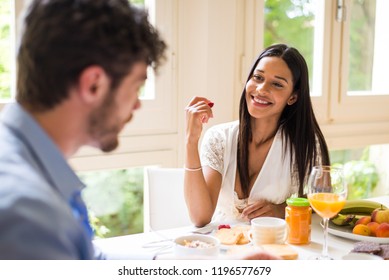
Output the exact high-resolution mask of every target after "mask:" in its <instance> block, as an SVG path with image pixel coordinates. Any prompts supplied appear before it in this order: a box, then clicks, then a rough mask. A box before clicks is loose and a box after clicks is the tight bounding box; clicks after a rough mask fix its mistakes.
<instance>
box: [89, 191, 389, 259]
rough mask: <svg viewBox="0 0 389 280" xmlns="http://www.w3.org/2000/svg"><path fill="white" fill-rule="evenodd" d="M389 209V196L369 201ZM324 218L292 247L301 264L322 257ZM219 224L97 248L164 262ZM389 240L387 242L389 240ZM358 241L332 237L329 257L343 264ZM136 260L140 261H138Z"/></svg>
mask: <svg viewBox="0 0 389 280" xmlns="http://www.w3.org/2000/svg"><path fill="white" fill-rule="evenodd" d="M369 199H370V200H373V201H377V202H379V203H381V204H382V205H385V206H386V207H389V195H385V196H379V197H374V198H369ZM321 221H322V218H321V217H320V216H318V215H317V214H312V222H311V240H310V242H309V243H308V244H305V245H292V244H289V246H291V247H292V248H293V249H294V250H295V251H296V252H297V256H298V257H297V259H298V260H307V259H310V258H311V257H312V256H315V255H320V254H321V251H322V248H323V240H324V231H323V227H322V224H321ZM217 226H218V225H217V224H214V223H210V224H208V225H207V226H205V227H203V228H197V227H195V226H184V227H177V228H170V229H164V230H158V231H152V230H151V231H148V232H143V233H137V234H130V235H124V236H117V237H111V238H101V239H95V240H94V241H93V242H94V244H95V246H97V247H98V248H100V249H101V250H102V251H103V252H105V253H106V254H107V256H108V257H109V256H121V255H122V256H125V255H128V254H131V255H134V256H142V255H149V254H151V255H152V254H154V255H156V256H158V257H162V258H172V259H174V250H173V244H174V243H173V240H174V239H175V238H177V237H179V236H183V235H188V234H207V235H212V234H214V232H215V230H216V229H217ZM386 239H387V238H386ZM358 241H360V240H358V238H357V239H355V238H349V236H348V237H342V236H339V235H336V234H331V233H329V234H328V253H329V255H330V256H331V257H332V258H333V259H335V260H341V259H342V258H343V257H344V256H345V255H347V254H349V253H350V252H351V251H352V249H353V248H354V245H355V244H356V242H358ZM253 250H261V248H257V247H255V246H254V245H252V244H251V243H249V244H246V245H229V246H227V245H226V246H222V249H221V251H220V258H229V257H231V258H233V257H234V256H237V255H244V254H245V253H249V252H252V251H253ZM135 258H136V257H135Z"/></svg>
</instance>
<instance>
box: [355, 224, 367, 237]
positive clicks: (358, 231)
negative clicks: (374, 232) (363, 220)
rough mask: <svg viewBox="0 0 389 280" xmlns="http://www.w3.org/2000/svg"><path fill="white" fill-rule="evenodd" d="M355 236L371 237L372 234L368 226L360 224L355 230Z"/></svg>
mask: <svg viewBox="0 0 389 280" xmlns="http://www.w3.org/2000/svg"><path fill="white" fill-rule="evenodd" d="M353 233H354V234H359V235H365V236H369V235H370V233H371V230H370V228H369V227H368V226H367V225H364V224H359V225H356V226H355V227H354V228H353Z"/></svg>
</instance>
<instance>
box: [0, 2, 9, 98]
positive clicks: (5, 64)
mask: <svg viewBox="0 0 389 280" xmlns="http://www.w3.org/2000/svg"><path fill="white" fill-rule="evenodd" d="M10 22H11V3H10V0H0V99H7V98H10V97H11V83H10V81H11V69H10V68H11V37H10Z"/></svg>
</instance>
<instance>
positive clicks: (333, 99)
mask: <svg viewBox="0 0 389 280" xmlns="http://www.w3.org/2000/svg"><path fill="white" fill-rule="evenodd" d="M350 1H351V0H344V1H340V2H343V4H344V5H345V6H346V11H347V7H349V6H350ZM245 3H246V7H248V8H247V9H246V12H247V15H248V16H247V17H246V23H245V25H246V26H256V25H257V24H259V27H255V28H252V29H253V31H252V32H253V33H249V34H248V35H246V38H245V46H246V49H245V50H244V53H245V54H244V57H249V58H250V59H253V58H254V57H255V56H256V55H257V50H255V48H252V47H250V46H252V45H253V43H256V42H262V40H261V38H263V34H264V31H263V29H262V27H261V26H264V22H263V21H264V16H263V14H262V11H263V10H264V6H265V0H257V1H255V0H246V1H245ZM321 3H322V7H320V8H322V10H323V12H324V18H323V20H324V22H323V26H322V28H323V33H322V34H320V36H323V37H322V38H320V40H321V42H323V45H322V46H319V47H320V48H322V51H323V57H322V61H320V63H322V72H321V76H320V77H316V78H319V79H322V83H321V86H320V89H319V90H321V93H322V94H321V95H320V96H312V98H311V99H312V103H313V106H314V110H315V114H316V117H317V119H318V121H319V124H320V126H321V128H322V130H323V133H324V135H325V137H326V139H327V142H328V145H329V148H330V149H350V148H358V147H363V146H368V145H373V144H385V143H389V110H388V109H387V107H388V104H389V96H388V95H377V96H373V97H371V96H347V78H348V68H347V67H348V49H349V48H348V41H349V38H348V35H349V34H348V32H349V25H350V17H347V16H346V18H345V21H342V22H339V21H337V20H336V9H337V4H338V0H330V1H328V0H322V2H321ZM253 11H254V13H255V15H254V16H252V13H253ZM258 19H259V20H258ZM258 21H259V22H258ZM257 32H259V35H258V33H257ZM315 36H316V35H315ZM320 40H319V41H320ZM316 47H317V46H315V48H316ZM249 61H250V60H249ZM249 61H246V62H245V63H244V64H245V67H246V68H247V65H250V64H249V63H250V62H249ZM388 90H389V88H388ZM388 93H389V92H388Z"/></svg>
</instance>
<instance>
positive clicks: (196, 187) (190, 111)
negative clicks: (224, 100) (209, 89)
mask: <svg viewBox="0 0 389 280" xmlns="http://www.w3.org/2000/svg"><path fill="white" fill-rule="evenodd" d="M185 111H186V139H185V175H184V195H185V201H186V204H187V206H188V211H189V215H190V218H191V220H192V222H193V223H194V224H195V225H196V226H204V225H206V224H208V223H209V222H210V221H211V219H212V216H213V213H214V211H215V208H216V204H217V198H218V196H219V191H220V187H221V181H222V178H221V174H220V173H219V172H217V171H215V170H213V169H212V168H210V167H203V168H201V162H200V156H199V150H198V147H199V139H200V136H201V132H202V129H203V123H206V122H208V120H209V118H211V117H213V115H212V109H211V106H210V101H209V100H208V99H206V98H203V97H194V98H193V99H192V100H191V101H190V103H189V104H188V106H187V107H186V109H185Z"/></svg>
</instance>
